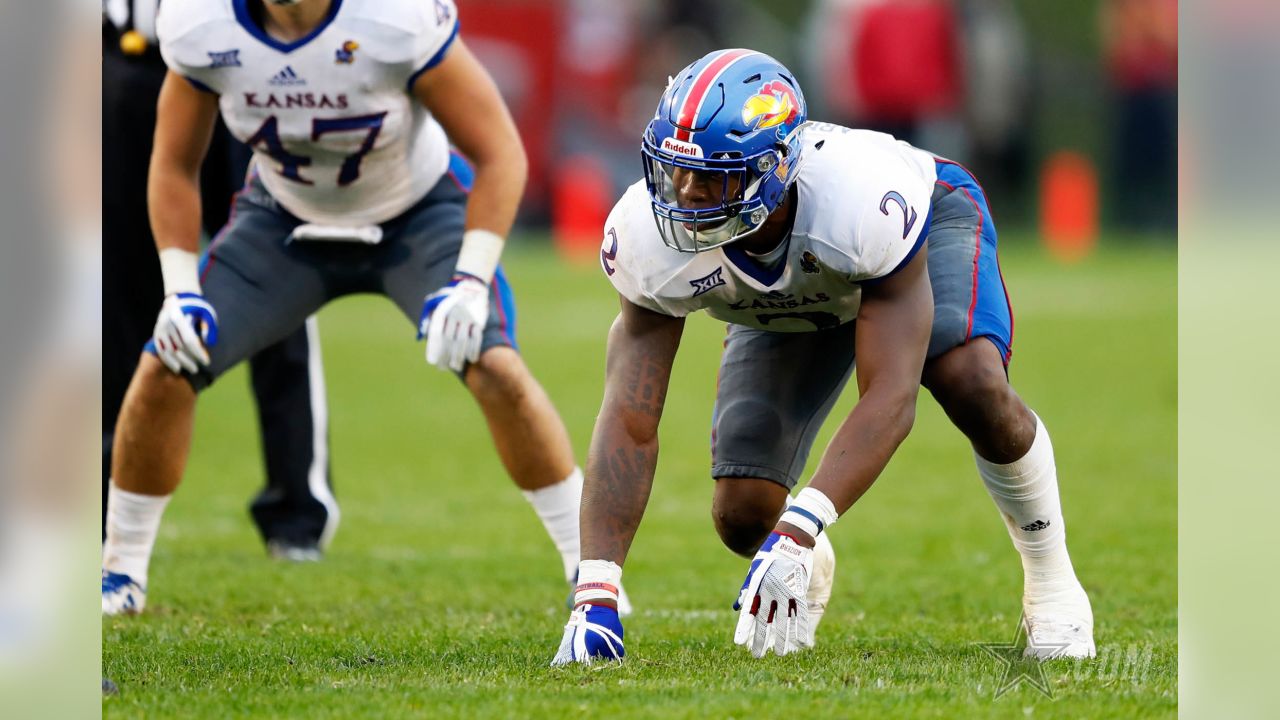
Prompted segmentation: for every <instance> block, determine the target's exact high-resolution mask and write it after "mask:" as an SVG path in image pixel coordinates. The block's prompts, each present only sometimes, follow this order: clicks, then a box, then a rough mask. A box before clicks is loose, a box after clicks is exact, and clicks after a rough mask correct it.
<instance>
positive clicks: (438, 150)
mask: <svg viewBox="0 0 1280 720" xmlns="http://www.w3.org/2000/svg"><path fill="white" fill-rule="evenodd" d="M158 30H159V36H160V49H161V53H162V54H163V55H164V59H165V62H166V63H168V65H169V68H170V69H171V70H173V71H174V72H176V73H178V74H180V75H182V76H184V77H186V78H187V79H188V80H189V81H191V82H192V84H194V85H195V86H196V87H198V88H200V89H202V90H206V91H208V92H213V93H216V94H217V95H218V96H219V105H220V107H221V110H222V117H223V119H224V121H225V122H226V124H227V127H228V128H229V129H230V130H231V132H232V134H233V135H235V136H236V137H237V138H238V139H240V140H241V141H243V142H245V143H246V144H248V145H249V146H251V147H252V148H253V150H254V158H255V163H256V165H257V168H258V170H259V172H260V173H261V176H262V181H263V183H264V184H265V185H266V186H267V189H268V190H269V191H270V192H271V194H272V196H274V197H275V198H276V199H277V200H278V201H279V202H280V203H281V204H282V205H283V206H284V207H285V208H286V209H287V210H289V211H290V212H292V213H293V214H294V215H297V216H298V217H301V218H302V219H304V220H307V221H309V222H315V223H324V224H329V225H349V226H351V225H366V224H370V223H378V222H383V221H385V220H389V219H391V218H393V217H395V216H397V215H399V214H400V213H402V212H404V211H405V210H406V209H408V208H409V207H410V206H412V205H413V204H414V203H415V202H416V201H417V200H419V199H420V198H422V197H423V196H424V195H425V194H426V193H427V191H428V190H430V189H431V187H432V186H433V185H435V183H436V182H437V181H438V180H439V179H440V178H441V177H442V176H443V175H444V173H445V171H446V169H447V166H448V159H449V147H448V139H447V138H446V137H445V133H444V130H443V129H442V128H441V127H440V125H439V123H437V122H436V121H435V120H434V119H433V118H432V117H431V115H430V113H428V112H427V111H426V109H425V108H424V107H423V106H422V104H421V103H420V102H418V101H417V100H416V99H415V98H414V97H413V95H412V92H411V88H412V85H413V83H414V81H415V80H416V79H417V78H418V77H419V76H420V75H421V74H422V73H423V72H425V71H426V70H428V69H430V68H431V67H434V66H435V65H436V64H438V63H439V62H440V60H441V59H443V57H444V54H445V52H446V51H447V50H448V48H449V47H450V45H451V43H452V42H453V40H454V38H455V37H456V35H457V32H458V19H457V11H456V9H455V7H454V5H453V2H452V0H333V3H332V7H331V9H330V12H329V15H328V16H327V17H326V18H325V19H324V21H323V22H322V23H321V24H320V25H319V26H318V27H316V29H315V30H313V31H312V32H311V33H310V34H308V35H307V36H306V37H303V38H301V39H299V40H297V41H294V42H289V43H285V42H281V41H279V40H276V39H275V38H272V37H270V36H268V35H267V34H266V33H265V32H264V31H263V30H262V28H261V27H260V26H259V25H258V24H257V22H256V20H255V19H254V18H253V17H252V16H251V13H250V10H249V6H248V0H165V2H164V3H163V4H162V5H161V12H160V18H159V22H158Z"/></svg>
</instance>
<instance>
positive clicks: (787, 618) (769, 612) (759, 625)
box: [733, 532, 813, 657]
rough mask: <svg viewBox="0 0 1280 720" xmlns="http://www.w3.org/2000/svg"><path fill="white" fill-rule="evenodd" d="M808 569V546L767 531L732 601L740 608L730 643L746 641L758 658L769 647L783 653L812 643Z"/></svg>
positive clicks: (810, 568)
mask: <svg viewBox="0 0 1280 720" xmlns="http://www.w3.org/2000/svg"><path fill="white" fill-rule="evenodd" d="M812 571H813V550H812V549H810V548H807V547H804V546H802V545H800V544H799V543H797V542H796V541H795V540H793V539H792V538H791V537H790V536H788V535H782V534H780V533H778V532H772V533H770V534H769V537H768V539H766V540H765V541H764V545H761V546H760V551H759V552H757V553H756V556H755V558H754V559H753V560H752V561H751V569H750V570H748V571H747V579H746V580H745V581H744V582H743V583H742V590H741V592H740V593H739V594H738V601H737V602H735V603H734V604H733V609H734V610H739V611H741V612H740V614H739V615H738V626H737V629H736V630H735V631H734V633H733V642H734V644H735V645H744V646H746V648H747V649H748V650H750V651H751V654H752V655H754V656H755V657H764V655H765V653H767V652H768V651H769V648H770V647H773V651H774V652H775V653H777V654H779V655H786V654H787V653H793V652H796V651H798V650H801V649H803V648H807V647H810V646H812V644H813V642H812V640H811V639H810V638H811V637H812V634H811V633H810V632H809V604H808V601H807V598H806V592H807V590H808V587H809V575H810V573H812Z"/></svg>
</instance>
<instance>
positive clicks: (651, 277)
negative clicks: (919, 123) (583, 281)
mask: <svg viewBox="0 0 1280 720" xmlns="http://www.w3.org/2000/svg"><path fill="white" fill-rule="evenodd" d="M805 133H806V134H805V139H804V143H805V147H804V159H803V161H802V164H801V168H800V176H799V178H798V179H797V180H796V183H797V207H796V216H795V223H794V225H793V227H792V231H791V236H790V239H789V240H788V242H789V246H788V248H787V251H786V257H785V258H784V260H783V261H782V262H781V263H780V264H778V265H777V266H775V267H773V268H770V269H765V268H762V267H761V266H760V265H759V264H757V263H756V262H755V261H753V260H752V259H750V258H749V257H748V256H747V255H746V253H745V252H743V251H742V250H741V249H738V248H736V247H734V244H733V243H730V244H729V245H725V246H722V247H719V248H715V249H713V250H709V251H706V252H701V253H697V254H690V253H684V252H680V251H678V250H674V249H672V248H670V247H668V246H667V245H666V244H664V243H663V242H662V238H661V237H660V235H659V233H658V230H657V228H656V226H655V225H654V219H653V211H652V208H651V205H650V201H649V195H648V192H647V191H646V189H645V185H644V183H643V182H640V183H637V184H635V185H633V186H631V188H629V189H628V190H627V192H626V194H625V195H623V197H622V199H621V200H619V201H618V204H617V205H616V206H615V207H614V208H613V212H612V213H611V214H610V215H609V219H608V221H607V223H606V225H605V237H604V243H603V245H602V247H601V251H600V252H601V256H600V258H601V264H602V266H603V269H604V271H605V274H607V275H608V276H609V279H610V280H611V281H612V282H613V285H614V287H616V288H617V290H618V292H619V293H621V294H622V295H623V297H625V298H627V299H628V300H630V301H631V302H632V303H634V304H636V305H638V306H640V307H643V308H647V309H649V310H653V311H655V312H659V313H663V314H665V315H672V316H675V317H683V316H685V315H688V314H689V313H691V312H694V311H697V310H702V309H705V310H706V311H707V313H708V314H709V315H711V316H712V317H715V318H717V319H719V320H724V321H725V322H731V323H736V324H739V325H746V326H748V327H753V328H759V329H762V330H775V331H781V332H806V331H813V330H822V329H826V328H831V327H836V326H838V325H841V324H843V323H846V322H849V321H850V320H853V319H854V318H855V317H857V315H858V308H859V305H860V303H861V299H862V290H861V285H860V284H861V283H864V282H868V281H872V280H875V279H878V278H882V277H885V276H887V275H890V274H892V273H893V272H895V271H896V270H898V269H900V268H901V267H903V266H904V265H905V264H906V263H907V262H909V261H910V259H911V258H912V257H913V256H914V255H915V252H916V251H917V250H918V249H919V248H920V246H921V245H922V244H924V242H925V239H926V237H927V235H928V227H929V203H930V197H931V195H932V192H933V184H934V182H935V181H936V180H937V171H936V170H935V167H934V158H933V156H932V155H930V154H929V153H927V152H925V151H923V150H918V149H916V148H914V147H911V146H910V145H907V144H906V143H903V142H899V141H897V140H894V139H893V138H892V137H891V136H889V135H884V134H882V133H876V132H870V131H864V130H850V129H848V128H844V127H840V126H836V125H829V124H825V123H810V125H809V126H807V128H806V130H805Z"/></svg>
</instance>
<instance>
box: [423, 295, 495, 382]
mask: <svg viewBox="0 0 1280 720" xmlns="http://www.w3.org/2000/svg"><path fill="white" fill-rule="evenodd" d="M488 320H489V286H488V285H486V284H485V283H484V282H483V281H482V280H480V278H477V277H475V276H473V275H467V274H463V273H458V274H456V275H454V276H453V279H452V280H450V281H449V284H448V285H445V286H444V287H442V288H440V289H439V290H437V291H435V292H433V293H431V294H430V295H428V296H427V299H426V301H425V302H424V303H423V305H422V316H421V317H420V318H419V319H418V339H419V340H421V339H422V338H424V337H425V338H426V339H427V362H429V363H431V364H432V365H435V366H436V367H438V368H440V369H441V370H453V371H454V372H462V368H463V366H464V365H465V364H466V363H468V362H475V361H477V360H479V359H480V342H481V340H483V339H484V326H485V323H486V322H487V321H488Z"/></svg>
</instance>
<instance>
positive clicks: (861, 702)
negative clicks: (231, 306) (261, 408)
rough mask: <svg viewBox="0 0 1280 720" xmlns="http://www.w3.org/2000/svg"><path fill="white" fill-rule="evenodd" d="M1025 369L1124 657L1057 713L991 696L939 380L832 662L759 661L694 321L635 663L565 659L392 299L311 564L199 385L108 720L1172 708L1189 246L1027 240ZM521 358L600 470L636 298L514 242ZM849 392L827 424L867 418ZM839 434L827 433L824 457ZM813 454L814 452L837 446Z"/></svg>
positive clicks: (1013, 595)
mask: <svg viewBox="0 0 1280 720" xmlns="http://www.w3.org/2000/svg"><path fill="white" fill-rule="evenodd" d="M1006 246H1007V249H1005V250H1004V251H1003V253H1002V258H1003V264H1004V273H1005V277H1006V279H1007V281H1008V284H1009V286H1010V292H1011V294H1012V296H1013V302H1014V307H1015V310H1016V311H1017V321H1018V322H1017V335H1016V342H1015V353H1014V362H1013V366H1012V378H1013V382H1014V384H1015V386H1016V387H1017V388H1018V389H1019V390H1020V391H1021V392H1022V394H1023V396H1024V397H1025V398H1027V400H1028V401H1029V402H1030V403H1031V404H1032V406H1033V407H1034V408H1035V409H1036V410H1037V411H1038V412H1039V413H1040V414H1041V416H1042V417H1043V418H1044V419H1045V422H1046V424H1047V425H1048V427H1049V428H1050V430H1051V432H1052V433H1053V440H1054V445H1055V447H1056V450H1057V458H1058V468H1059V477H1060V478H1061V484H1062V492H1063V497H1064V503H1065V508H1066V512H1067V517H1068V523H1069V527H1070V544H1071V549H1072V553H1073V557H1074V560H1075V563H1076V567H1077V570H1078V572H1079V575H1080V577H1081V579H1082V581H1083V582H1084V584H1085V586H1086V587H1087V588H1088V589H1089V591H1090V593H1091V597H1092V600H1093V606H1094V610H1095V614H1096V619H1097V633H1096V635H1097V640H1098V644H1099V649H1100V653H1101V656H1100V658H1099V659H1098V660H1096V661H1093V662H1090V663H1075V664H1072V663H1069V662H1067V661H1054V662H1051V663H1048V664H1047V665H1046V666H1045V672H1046V676H1047V678H1048V680H1049V682H1050V684H1051V687H1052V689H1053V691H1054V696H1053V698H1052V699H1049V698H1046V697H1042V696H1041V695H1039V694H1038V693H1037V692H1036V691H1035V690H1033V689H1031V688H1029V687H1027V686H1025V685H1023V686H1021V687H1019V688H1017V689H1014V690H1012V691H1011V692H1009V693H1008V694H1006V695H1005V696H1003V697H1001V698H999V699H995V698H994V697H993V695H994V692H995V689H996V687H997V686H998V684H999V680H1000V672H999V665H998V663H997V662H996V661H995V660H994V659H992V658H991V657H989V656H987V655H985V654H984V653H983V652H982V651H981V650H980V649H979V648H978V647H976V645H975V643H980V642H1004V641H1008V640H1009V639H1010V638H1011V636H1012V633H1013V630H1014V626H1015V623H1016V620H1017V618H1018V614H1019V596H1020V592H1021V569H1020V566H1019V564H1018V559H1017V556H1016V554H1015V553H1014V551H1013V550H1012V548H1011V546H1010V544H1009V540H1008V537H1007V535H1006V533H1005V530H1004V526H1003V524H1002V523H1001V522H1000V520H999V517H998V515H997V513H996V511H995V509H994V507H993V505H992V503H991V501H990V499H989V498H988V497H987V495H986V492H985V491H984V490H983V488H982V485H981V482H980V481H979V480H978V478H977V475H976V472H975V470H974V467H973V462H972V459H971V455H970V452H969V450H968V449H967V446H966V444H965V442H964V441H963V439H962V438H961V436H960V435H959V433H958V432H957V431H955V430H954V429H953V428H952V427H951V426H950V425H949V424H948V423H947V421H946V419H945V418H944V417H943V416H942V414H941V413H940V412H939V411H938V410H937V408H936V406H935V405H934V404H933V402H932V400H931V399H930V398H929V397H928V396H927V394H926V395H922V397H921V399H920V413H919V419H918V421H917V423H916V428H915V430H914V432H913V433H912V435H911V437H910V438H909V439H908V440H907V442H906V443H905V444H904V445H903V447H902V449H901V450H899V452H898V454H897V455H896V456H895V458H894V460H893V461H892V463H891V464H890V466H889V468H888V470H887V471H886V472H885V474H884V476H883V477H882V478H881V479H880V481H879V482H878V483H877V485H876V486H875V487H874V488H873V489H872V491H871V492H870V493H869V494H868V495H867V496H866V497H865V498H864V499H863V500H862V502H861V503H859V504H858V505H857V506H856V507H855V508H854V509H853V510H852V511H851V512H850V513H849V514H848V515H846V517H845V518H844V519H842V520H841V523H840V525H839V526H837V527H836V528H835V529H834V531H833V535H832V539H833V541H834V543H835V545H836V550H837V554H838V557H839V571H838V574H837V580H836V589H835V595H834V597H833V598H832V601H831V609H830V610H829V612H828V613H827V617H826V620H825V621H824V624H823V626H822V628H821V630H820V632H819V645H818V647H817V648H816V649H815V650H814V651H811V652H808V653H805V654H802V655H800V656H792V657H788V658H782V659H780V658H776V657H774V656H769V657H768V658H766V659H764V660H753V659H752V658H750V656H748V655H747V654H746V652H745V651H744V650H742V649H741V648H737V647H734V646H733V645H732V643H731V640H730V637H731V635H732V628H733V624H734V615H733V613H732V612H731V611H730V610H729V604H730V602H731V601H732V599H733V596H734V594H735V592H736V590H737V587H738V585H739V583H740V582H741V579H742V575H743V573H744V571H745V568H746V563H745V561H743V560H741V559H739V558H736V557H735V556H732V555H731V554H730V553H728V552H727V551H726V550H724V549H723V548H722V547H721V546H720V544H719V542H718V540H717V539H716V536H715V533H714V531H713V529H712V527H711V522H710V518H709V515H708V503H709V500H710V497H711V489H712V481H711V480H710V479H709V477H708V468H709V454H708V448H707V443H708V421H709V414H710V411H711V401H712V393H713V382H714V378H715V370H716V364H717V360H718V354H719V350H720V340H721V336H722V334H723V326H721V325H719V324H718V323H715V322H714V321H711V320H710V319H708V318H705V317H699V318H697V319H696V320H693V321H691V322H690V324H689V328H688V330H687V331H686V334H685V341H684V347H683V349H682V351H681V353H680V356H679V358H678V360H677V367H676V370H675V374H674V377H673V379H672V391H671V393H670V395H669V398H670V399H669V401H668V408H667V413H666V418H665V420H664V424H663V426H662V455H661V460H660V463H659V467H658V477H657V481H656V483H655V487H654V492H653V498H652V501H651V502H650V505H649V512H648V515H647V516H646V518H645V521H644V524H643V526H642V527H641V529H640V534H639V537H638V538H637V540H636V543H635V546H634V548H633V550H632V554H631V558H630V560H629V562H628V564H627V573H626V582H627V585H628V588H629V590H630V593H631V596H632V598H633V599H634V601H635V604H636V607H637V608H638V612H637V614H636V616H635V617H633V618H632V619H630V621H629V622H628V623H627V650H628V654H629V659H628V662H627V663H625V664H624V665H622V666H621V667H612V666H611V667H597V668H591V669H585V668H569V669H561V670H554V671H553V670H549V669H547V668H546V662H547V661H548V660H549V659H550V657H551V655H552V653H553V651H554V649H555V647H556V645H557V643H558V641H559V639H560V633H561V626H562V624H563V622H564V620H565V619H566V617H567V612H566V611H565V610H564V608H563V606H562V605H561V602H562V601H563V597H564V594H565V590H566V588H565V586H564V583H563V581H562V579H561V578H560V567H559V560H558V558H557V557H556V555H555V553H554V551H553V549H552V547H551V545H550V542H549V541H548V540H547V539H546V537H545V536H544V534H543V532H542V530H541V528H540V527H539V525H538V522H537V520H536V518H535V517H534V515H533V513H532V511H531V510H530V508H529V507H528V505H527V504H526V503H525V502H524V500H523V499H522V498H521V497H520V495H519V493H517V492H516V491H515V490H514V488H513V487H512V486H511V484H510V483H509V482H508V480H507V479H506V478H505V476H504V474H503V472H502V470H501V467H500V465H499V463H498V461H497V459H496V457H495V455H494V454H493V453H492V451H491V450H490V445H489V439H488V436H487V434H486V432H485V429H484V426H483V423H482V422H481V418H480V416H479V413H478V411H477V410H476V408H475V407H474V406H473V405H472V403H471V402H470V399H469V397H468V396H467V395H466V393H465V392H464V391H463V389H462V388H461V387H460V386H459V385H458V384H457V382H456V381H455V380H453V379H452V378H451V377H449V376H447V375H445V374H443V373H440V372H438V371H435V370H434V369H432V368H429V367H428V366H426V365H425V364H424V363H423V361H422V357H421V353H422V348H421V345H415V344H414V343H413V342H412V338H413V330H412V327H411V326H410V325H409V324H408V323H407V322H406V321H405V320H404V318H403V317H401V316H399V315H398V313H397V312H396V311H395V310H394V309H393V307H392V306H391V305H390V304H389V303H387V302H386V301H384V300H382V299H381V298H353V299H347V300H344V301H341V302H338V303H336V304H334V305H332V306H331V307H329V308H327V309H326V310H325V311H324V312H323V313H322V314H321V320H320V326H321V333H322V337H323V344H324V361H325V364H326V371H327V378H328V382H329V398H330V410H331V426H332V453H333V465H334V473H335V476H336V481H337V488H338V494H339V499H340V501H341V503H342V525H341V528H340V529H339V531H338V534H337V537H336V539H335V542H334V544H333V547H332V548H331V550H330V552H329V554H328V555H327V557H326V558H325V560H324V561H323V562H322V563H319V564H314V565H283V564H277V563H273V562H270V561H268V560H267V559H266V557H265V555H264V553H263V550H262V547H261V545H260V544H259V541H258V539H257V537H256V535H255V532H254V529H253V526H252V525H251V523H250V522H249V519H248V516H247V513H246V512H245V507H246V503H247V501H248V499H249V497H250V495H251V494H252V493H253V492H254V491H255V490H256V489H257V488H258V487H259V485H260V483H261V478H262V470H261V461H260V453H259V448H258V440H257V434H256V426H255V421H254V417H253V415H252V405H251V402H250V398H249V393H248V390H247V377H246V375H245V374H244V372H243V370H240V371H236V372H233V373H232V374H230V375H229V376H227V377H226V378H224V379H223V380H222V381H221V382H220V383H219V384H218V385H217V386H216V387H215V388H213V389H212V390H211V391H209V393H208V394H207V395H206V396H205V397H204V398H203V401H202V403H201V406H200V411H199V418H198V421H197V427H196V441H195V447H194V451H193V454H192V458H191V465H190V469H189V471H188V473H187V477H186V481H185V483H184V485H183V487H182V488H181V490H180V491H179V493H178V494H177V496H176V498H175V499H174V501H173V502H172V504H171V505H170V508H169V511H168V513H167V516H166V518H165V525H164V527H163V529H162V531H161V537H160V541H159V543H158V546H157V549H156V554H155V560H154V562H153V563H152V572H151V585H152V588H151V593H150V595H149V598H148V603H149V604H148V608H147V613H146V614H145V615H144V616H142V617H140V618H130V619H107V620H104V622H103V671H104V674H106V675H107V676H109V677H111V678H113V679H114V680H115V681H116V682H117V683H118V684H119V686H120V689H121V692H120V695H119V696H116V697H112V698H110V699H106V700H104V701H103V706H104V709H105V711H106V712H107V713H108V715H109V716H112V717H143V716H145V717H148V718H162V717H184V718H186V717H244V716H254V717H281V718H286V717H287V718H296V717H308V718H328V717H333V718H350V717H405V716H420V717H433V718H437V717H465V718H474V717H565V716H587V715H589V714H590V715H593V716H596V717H620V718H621V717H657V716H663V717H689V718H703V717H730V716H736V717H748V716H751V717H762V716H780V715H783V714H786V715H788V716H792V715H794V716H795V717H806V718H817V717H836V716H866V717H946V718H954V717H962V716H973V715H980V716H995V717H1025V716H1028V715H1034V716H1038V717H1045V716H1048V717H1137V716H1141V717H1150V716H1169V717H1171V716H1173V715H1175V714H1176V709H1177V684H1176V683H1177V680H1176V673H1177V595H1176V520H1175V517H1176V514H1175V511H1176V485H1175V478H1176V465H1175V447H1176V445H1175V443H1176V433H1175V427H1176V425H1175V420H1176V414H1177V394H1176V376H1177V367H1176V354H1175V347H1176V346H1175V343H1176V336H1175V313H1176V311H1175V307H1176V305H1175V266H1176V256H1175V253H1174V252H1173V251H1172V248H1170V247H1165V246H1140V247H1139V246H1131V247H1125V248H1122V249H1112V250H1108V251H1106V252H1104V253H1102V254H1100V255H1098V256H1096V257H1094V258H1093V259H1090V260H1088V261H1086V262H1083V263H1081V264H1077V265H1073V266H1065V267H1064V266H1060V265H1056V264H1053V263H1051V262H1049V261H1047V260H1046V259H1045V258H1044V257H1043V256H1042V255H1041V254H1040V253H1039V252H1038V251H1036V250H1034V249H1031V248H1030V247H1028V246H1027V245H1026V244H1019V243H1017V242H1015V241H1010V240H1006ZM507 264H508V269H509V274H510V277H511V282H512V284H513V285H514V287H515V289H516V292H517V294H518V297H519V299H520V307H521V315H520V334H521V338H522V340H523V349H524V353H525V357H526V358H527V360H528V362H529V364H530V365H531V367H532V368H533V370H534V372H535V373H536V374H537V375H538V377H539V378H540V379H541V381H542V382H543V384H544V385H545V386H546V387H547V389H548V391H549V392H550V394H551V396H552V398H553V399H554V400H555V402H556V403H557V405H558V406H559V408H560V411H561V413H562V414H563V416H564V418H565V421H566V423H567V424H568V426H569V429H570V432H571V433H572V436H573V440H574V443H575V449H576V451H577V453H578V456H579V458H581V457H582V456H583V455H584V454H585V448H586V446H587V440H588V438H589V436H590V432H591V424H592V421H593V419H594V417H595V413H596V411H597V409H598V407H599V402H600V389H601V384H602V380H603V338H604V334H605V331H606V329H607V327H608V325H609V322H610V320H611V318H612V316H613V314H614V313H615V310H616V305H615V300H614V299H613V295H612V293H611V290H610V289H609V287H608V283H607V282H606V281H605V280H604V278H603V277H602V276H601V275H600V273H599V271H598V269H597V268H596V267H594V266H593V265H591V264H588V265H586V266H584V267H578V268H569V267H565V266H563V265H562V264H560V263H559V262H558V261H557V260H556V259H555V258H554V257H553V256H552V255H551V254H549V253H547V252H543V251H538V250H526V249H522V248H520V247H516V248H513V249H512V251H510V253H509V258H508V263H507ZM852 403H853V396H852V395H851V394H850V393H846V395H845V397H844V398H843V399H842V400H841V401H840V403H839V405H838V406H837V410H836V412H835V413H833V417H838V416H841V415H842V414H843V413H845V412H847V411H848V409H849V408H850V407H851V406H852ZM832 427H833V423H832V422H831V421H828V424H827V427H826V428H825V430H824V433H823V435H822V436H821V437H820V439H819V443H820V444H825V442H826V439H827V438H828V437H829V434H830V431H831V429H832ZM814 455H815V457H816V455H817V453H816V452H815V454H814Z"/></svg>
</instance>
